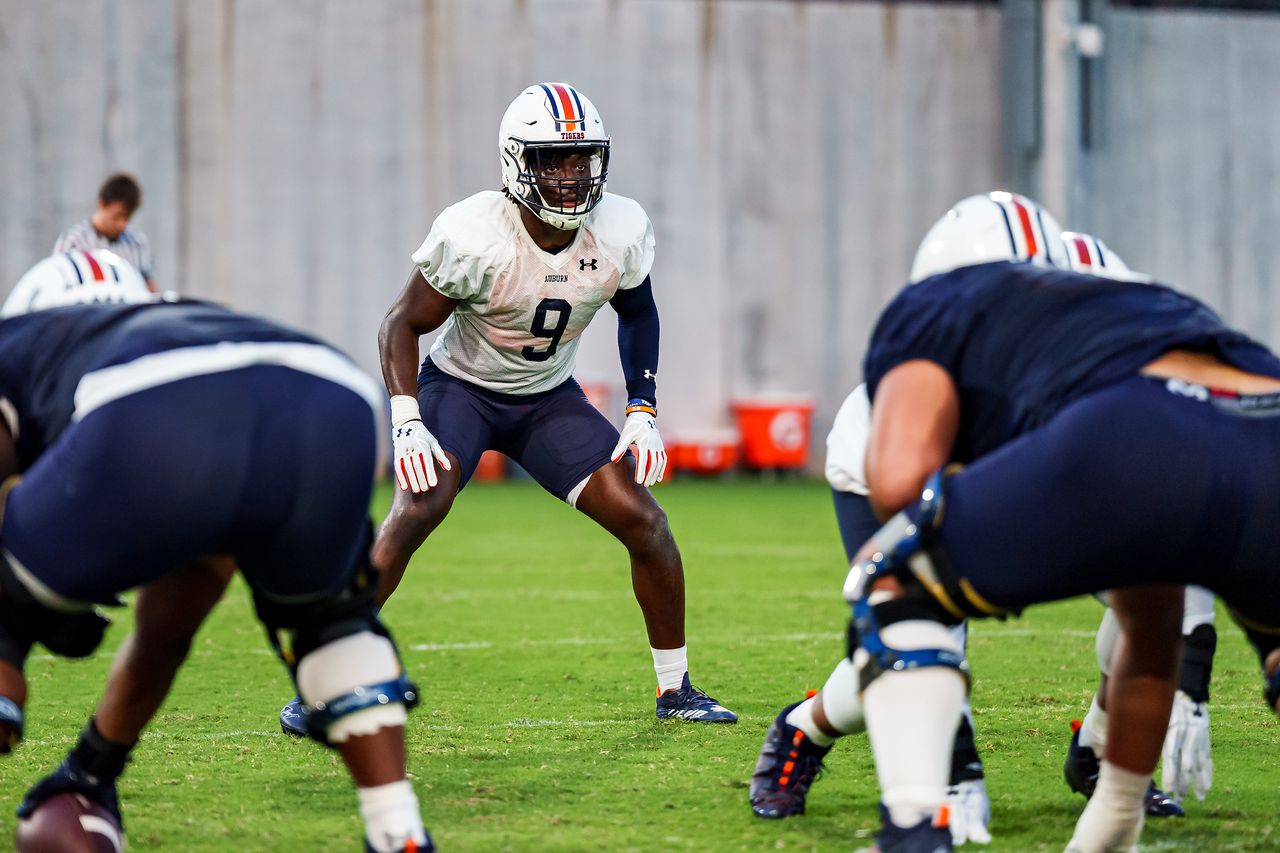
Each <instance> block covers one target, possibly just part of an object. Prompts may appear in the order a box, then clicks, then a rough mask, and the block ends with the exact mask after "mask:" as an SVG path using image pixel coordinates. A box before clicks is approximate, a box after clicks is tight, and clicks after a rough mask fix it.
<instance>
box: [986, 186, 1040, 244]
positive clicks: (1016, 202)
mask: <svg viewBox="0 0 1280 853" xmlns="http://www.w3.org/2000/svg"><path fill="white" fill-rule="evenodd" d="M988 197H989V198H990V199H991V201H992V203H994V204H995V206H996V207H997V208H999V209H1000V214H1001V215H1002V216H1003V217H1004V225H1005V229H1006V230H1007V231H1008V234H1009V248H1010V250H1011V252H1012V255H1013V257H1015V258H1018V259H1020V260H1024V261H1029V260H1032V259H1033V258H1038V257H1043V258H1045V259H1051V258H1052V255H1051V254H1050V252H1049V241H1048V239H1047V238H1046V236H1045V230H1044V222H1043V220H1041V218H1040V208H1039V206H1037V205H1035V204H1032V203H1030V202H1028V201H1027V200H1026V199H1025V198H1023V197H1022V196H1020V195H1015V194H1013V193H1003V192H1002V193H991V195H990V196H988Z"/></svg>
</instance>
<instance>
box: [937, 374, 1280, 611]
mask: <svg viewBox="0 0 1280 853" xmlns="http://www.w3.org/2000/svg"><path fill="white" fill-rule="evenodd" d="M1201 390H1202V391H1203V389H1201ZM1276 396H1277V395H1267V396H1266V397H1251V398H1241V400H1243V403H1244V405H1241V400H1232V399H1230V398H1210V399H1208V400H1202V399H1197V398H1194V397H1191V396H1187V395H1185V394H1180V393H1174V392H1173V391H1170V390H1168V389H1167V388H1166V384H1165V382H1164V381H1163V380H1157V379H1153V378H1148V377H1134V378H1133V379H1130V380H1126V381H1124V382H1122V383H1120V384H1117V385H1115V386H1111V387H1109V388H1106V389H1104V390H1102V391H1099V392H1096V393H1093V394H1090V395H1088V396H1086V397H1084V398H1081V399H1080V400H1078V401H1076V402H1074V403H1071V404H1070V405H1068V406H1067V407H1066V408H1064V409H1063V410H1062V411H1061V412H1059V413H1058V414H1057V415H1056V416H1055V417H1054V418H1053V420H1052V421H1050V422H1049V423H1048V424H1046V425H1045V426H1044V427H1042V428H1040V429H1037V430H1035V431H1033V432H1030V433H1028V434H1026V435H1024V436H1022V437H1020V438H1019V439H1017V440H1016V441H1013V442H1011V443H1009V444H1008V445H1006V446H1004V447H1002V448H1001V449H1000V450H998V451H996V452H994V453H991V454H990V455H988V456H985V457H983V458H982V459H980V460H978V461H977V462H975V463H974V464H972V465H970V466H969V467H967V468H965V469H964V470H962V471H960V472H959V473H957V474H956V475H954V476H953V477H951V478H950V479H949V480H948V481H947V485H946V489H945V496H946V505H945V509H944V514H943V518H942V522H941V528H940V533H941V546H942V548H943V549H944V550H945V551H946V553H947V554H948V556H949V557H950V559H951V562H952V563H953V565H954V567H955V569H956V571H957V572H958V573H959V574H960V575H961V576H962V577H965V578H967V579H968V580H969V582H970V583H971V584H973V587H974V589H975V590H976V591H977V592H978V593H979V594H980V595H982V596H983V597H985V598H986V599H988V600H989V601H991V602H992V603H994V604H997V605H999V606H1001V607H1005V608H1010V609H1015V610H1016V609H1021V608H1023V607H1026V606H1028V605H1030V604H1035V603H1038V602H1047V601H1054V600H1057V599H1062V598H1067V597H1070V596H1075V595H1081V594H1085V593H1091V592H1096V591H1099V590H1104V589H1111V588H1114V587H1122V586H1131V585H1136V584H1152V583H1177V584H1199V585H1201V586H1204V587H1207V588H1209V589H1211V590H1213V591H1214V592H1216V593H1218V594H1219V595H1220V596H1221V597H1222V598H1223V600H1224V601H1226V603H1227V604H1228V605H1230V606H1231V607H1232V608H1233V609H1234V610H1235V611H1237V612H1238V613H1239V614H1241V615H1243V616H1244V617H1246V618H1247V619H1249V620H1252V621H1253V622H1255V623H1260V624H1262V625H1267V626H1280V400H1276V399H1274V398H1275V397H1276Z"/></svg>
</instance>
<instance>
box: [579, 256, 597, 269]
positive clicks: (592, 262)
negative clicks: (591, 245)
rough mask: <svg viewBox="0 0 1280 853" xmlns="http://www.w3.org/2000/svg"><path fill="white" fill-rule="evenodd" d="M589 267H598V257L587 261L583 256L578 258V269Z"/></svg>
mask: <svg viewBox="0 0 1280 853" xmlns="http://www.w3.org/2000/svg"><path fill="white" fill-rule="evenodd" d="M587 267H591V268H592V269H595V268H596V259H595V258H592V259H591V260H589V261H587V260H583V259H582V258H579V259H578V269H580V270H585V269H586V268H587Z"/></svg>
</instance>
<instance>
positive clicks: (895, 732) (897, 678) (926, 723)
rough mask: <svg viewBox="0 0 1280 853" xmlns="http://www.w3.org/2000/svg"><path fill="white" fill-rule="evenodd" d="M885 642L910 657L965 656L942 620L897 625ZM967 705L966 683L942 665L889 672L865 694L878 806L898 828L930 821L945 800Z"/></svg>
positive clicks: (882, 632)
mask: <svg viewBox="0 0 1280 853" xmlns="http://www.w3.org/2000/svg"><path fill="white" fill-rule="evenodd" d="M880 636H881V638H882V639H883V641H884V643H885V645H886V646H888V647H890V648H894V649H901V650H904V651H905V650H910V649H950V650H951V651H954V652H956V653H959V652H960V651H961V650H960V647H959V644H958V643H956V641H955V638H954V637H952V635H951V632H950V631H949V630H948V629H947V628H946V626H944V625H941V624H939V623H937V622H929V621H925V620H910V621H907V622H898V623H896V624H893V625H890V626H888V627H886V628H882V629H881V630H880ZM964 699H965V680H964V677H963V676H962V675H961V674H960V673H959V672H956V671H955V670H953V669H950V668H948V667H936V666H930V667H923V668H921V669H913V670H904V671H899V672H886V673H884V674H882V675H881V676H880V677H879V678H877V679H876V680H875V681H873V682H871V684H870V686H868V687H867V689H866V691H865V692H864V693H863V695H862V707H863V712H864V713H865V715H866V719H867V732H868V734H869V735H870V736H871V749H872V752H873V753H874V754H875V758H876V775H877V777H878V778H879V780H880V800H881V802H883V803H884V806H885V808H886V809H888V810H889V817H890V819H891V820H892V821H893V822H894V823H895V824H897V825H898V826H903V827H907V826H914V825H915V824H917V823H919V822H920V821H921V820H924V819H925V818H932V817H934V816H935V815H936V814H937V811H938V809H939V807H940V806H942V805H943V804H944V803H945V802H946V800H947V782H948V781H950V777H951V747H952V744H953V743H954V741H955V736H956V726H958V725H959V724H960V713H961V709H962V708H963V707H964Z"/></svg>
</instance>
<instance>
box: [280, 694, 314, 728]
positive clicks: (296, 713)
mask: <svg viewBox="0 0 1280 853" xmlns="http://www.w3.org/2000/svg"><path fill="white" fill-rule="evenodd" d="M280 731H282V732H284V733H285V734H287V735H293V736H294V737H306V736H307V724H306V723H304V722H303V721H302V697H300V696H294V697H293V698H292V699H290V700H289V703H288V704H287V705H285V706H284V707H283V708H281V709H280Z"/></svg>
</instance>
